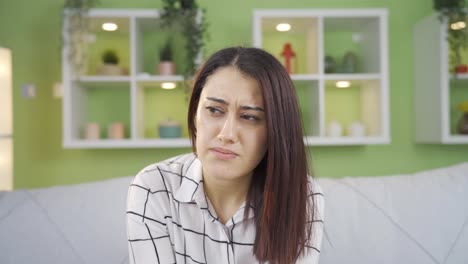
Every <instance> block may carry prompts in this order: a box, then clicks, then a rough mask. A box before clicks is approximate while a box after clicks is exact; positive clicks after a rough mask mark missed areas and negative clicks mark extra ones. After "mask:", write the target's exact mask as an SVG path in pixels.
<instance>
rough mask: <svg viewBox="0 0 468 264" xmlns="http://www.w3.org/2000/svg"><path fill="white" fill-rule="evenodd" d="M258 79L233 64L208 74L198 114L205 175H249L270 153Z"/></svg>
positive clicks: (221, 177) (239, 176)
mask: <svg viewBox="0 0 468 264" xmlns="http://www.w3.org/2000/svg"><path fill="white" fill-rule="evenodd" d="M264 109H265V108H264V105H263V97H262V92H261V90H260V87H259V84H258V83H257V81H256V80H255V79H253V78H251V77H249V76H246V75H244V74H243V73H241V72H240V71H239V70H238V69H236V68H235V67H232V66H228V67H223V68H220V69H218V70H217V71H216V72H215V73H213V74H212V75H211V76H209V77H208V79H207V81H206V84H205V86H204V88H203V91H202V93H201V96H200V101H199V103H198V108H197V115H196V120H195V124H196V128H197V138H196V147H197V154H198V157H199V159H200V160H201V162H202V164H203V173H204V176H205V177H216V178H218V179H226V180H235V179H240V178H241V177H249V176H250V175H251V173H252V171H253V169H254V168H255V167H256V166H257V165H258V163H259V162H260V161H261V160H262V158H263V156H264V155H265V152H266V147H267V146H266V143H267V129H266V119H265V111H264Z"/></svg>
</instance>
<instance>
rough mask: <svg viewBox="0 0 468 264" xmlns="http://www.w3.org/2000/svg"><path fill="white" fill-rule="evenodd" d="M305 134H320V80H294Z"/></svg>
mask: <svg viewBox="0 0 468 264" xmlns="http://www.w3.org/2000/svg"><path fill="white" fill-rule="evenodd" d="M294 86H295V88H296V94H297V98H298V100H299V107H300V110H301V118H302V123H303V127H304V135H305V136H319V135H320V96H319V81H304V80H301V81H298V80H296V81H294Z"/></svg>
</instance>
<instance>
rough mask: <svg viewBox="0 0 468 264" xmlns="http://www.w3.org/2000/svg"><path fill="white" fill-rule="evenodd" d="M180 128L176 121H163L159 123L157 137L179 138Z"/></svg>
mask: <svg viewBox="0 0 468 264" xmlns="http://www.w3.org/2000/svg"><path fill="white" fill-rule="evenodd" d="M180 136H181V129H180V123H178V122H176V121H171V120H168V121H165V122H161V124H160V125H159V137H160V138H180Z"/></svg>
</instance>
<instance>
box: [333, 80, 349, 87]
mask: <svg viewBox="0 0 468 264" xmlns="http://www.w3.org/2000/svg"><path fill="white" fill-rule="evenodd" d="M350 86H351V83H350V82H348V81H338V82H336V87H338V88H348V87H350Z"/></svg>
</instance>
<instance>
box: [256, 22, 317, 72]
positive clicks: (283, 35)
mask: <svg viewBox="0 0 468 264" xmlns="http://www.w3.org/2000/svg"><path fill="white" fill-rule="evenodd" d="M280 23H288V24H290V25H291V29H290V30H289V31H285V32H280V31H277V30H276V26H277V25H278V24H280ZM318 28H319V27H318V19H317V18H313V17H294V18H292V17H286V16H285V17H263V18H262V19H261V39H262V43H261V47H262V48H263V49H265V50H266V51H268V52H270V53H271V54H272V55H274V56H275V57H276V58H277V59H278V60H279V61H281V62H282V63H283V64H285V58H284V57H283V56H281V53H282V51H283V48H284V45H285V44H286V43H290V44H291V47H292V50H293V51H294V52H295V53H296V58H295V59H292V61H291V67H292V72H291V73H293V74H317V73H318V72H319V66H318V61H319V59H318V54H319V46H318ZM296 66H297V67H296Z"/></svg>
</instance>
